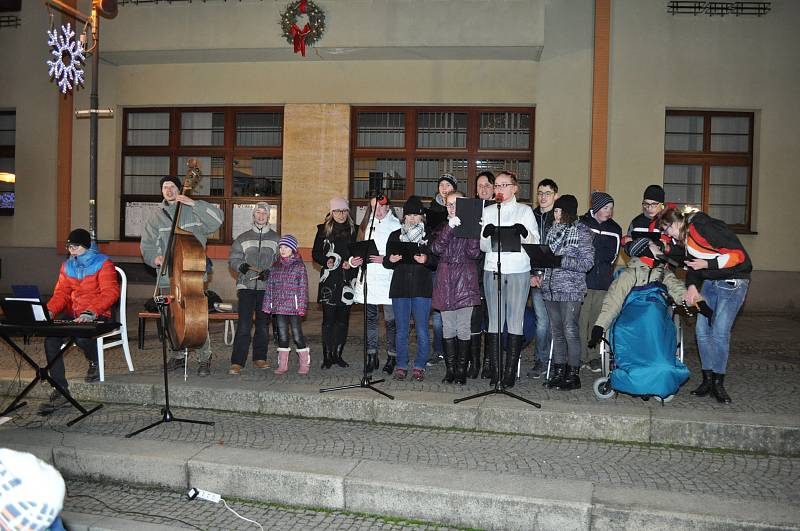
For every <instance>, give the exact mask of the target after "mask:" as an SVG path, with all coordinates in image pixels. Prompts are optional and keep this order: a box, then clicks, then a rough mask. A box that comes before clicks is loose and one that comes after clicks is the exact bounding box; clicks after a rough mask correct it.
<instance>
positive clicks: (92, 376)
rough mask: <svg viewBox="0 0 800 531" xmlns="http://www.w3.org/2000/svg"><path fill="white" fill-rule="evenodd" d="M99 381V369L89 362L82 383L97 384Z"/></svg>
mask: <svg viewBox="0 0 800 531" xmlns="http://www.w3.org/2000/svg"><path fill="white" fill-rule="evenodd" d="M99 380H100V368H99V367H98V366H97V364H96V363H92V362H89V369H88V370H87V371H86V376H85V377H84V379H83V381H84V382H86V383H92V382H97V381H99Z"/></svg>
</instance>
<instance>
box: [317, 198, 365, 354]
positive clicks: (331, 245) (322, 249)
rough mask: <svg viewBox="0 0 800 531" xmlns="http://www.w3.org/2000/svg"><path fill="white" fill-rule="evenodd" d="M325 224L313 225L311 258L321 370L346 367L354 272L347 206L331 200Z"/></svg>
mask: <svg viewBox="0 0 800 531" xmlns="http://www.w3.org/2000/svg"><path fill="white" fill-rule="evenodd" d="M329 206H330V211H329V212H328V215H327V216H325V221H324V222H323V223H322V224H321V225H317V236H316V237H315V238H314V248H313V249H312V250H311V255H312V257H313V258H314V261H315V262H316V263H317V264H319V265H320V275H319V291H318V292H317V302H319V303H320V304H321V305H322V368H323V369H328V368H330V367H331V366H332V365H333V364H336V365H338V366H339V367H349V366H350V364H348V363H347V362H346V361H345V360H344V359H343V358H342V353H343V352H344V344H345V342H346V341H347V327H348V324H349V322H350V305H351V304H353V291H352V288H351V286H350V282H351V281H352V279H353V278H354V277H355V275H356V273H357V272H358V269H357V268H353V267H350V262H348V259H349V258H350V244H352V243H354V242H355V241H356V226H355V223H353V219H352V218H351V217H350V205H349V204H348V202H347V200H346V199H344V198H342V197H334V198H332V199H331V200H330V203H329Z"/></svg>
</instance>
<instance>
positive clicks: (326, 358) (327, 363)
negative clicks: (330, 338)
mask: <svg viewBox="0 0 800 531" xmlns="http://www.w3.org/2000/svg"><path fill="white" fill-rule="evenodd" d="M331 365H333V359H331V349H329V348H328V345H326V344H325V343H323V344H322V365H320V367H319V368H320V369H330V368H331Z"/></svg>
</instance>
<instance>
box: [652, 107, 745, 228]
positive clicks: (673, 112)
mask: <svg viewBox="0 0 800 531" xmlns="http://www.w3.org/2000/svg"><path fill="white" fill-rule="evenodd" d="M670 116H698V117H703V148H702V150H701V151H685V150H670V151H668V150H667V149H666V136H667V118H668V117H670ZM718 116H728V117H736V118H748V120H749V128H748V135H749V138H748V146H747V152H731V151H711V119H712V118H713V117H718ZM754 134H755V113H754V112H752V111H751V112H746V111H691V110H683V109H667V110H666V112H665V113H664V139H665V141H664V164H663V166H662V170H663V169H664V168H665V167H666V166H667V165H670V164H685V165H694V166H702V168H703V170H702V178H703V183H702V192H701V203H702V206H701V208H702V210H703V211H704V212H708V211H709V202H710V187H711V167H712V166H739V167H746V168H747V194H746V197H747V205H746V214H745V215H746V222H745V223H740V224H733V223H731V224H729V227H730V228H731V229H732V230H733V231H734V232H737V233H742V234H750V233H752V230H751V227H752V223H753V218H752V213H753V158H754V154H753V145H754V142H755V139H754ZM664 178H665V175H664V174H663V173H662V179H661V180H662V185H666V183H665V182H664Z"/></svg>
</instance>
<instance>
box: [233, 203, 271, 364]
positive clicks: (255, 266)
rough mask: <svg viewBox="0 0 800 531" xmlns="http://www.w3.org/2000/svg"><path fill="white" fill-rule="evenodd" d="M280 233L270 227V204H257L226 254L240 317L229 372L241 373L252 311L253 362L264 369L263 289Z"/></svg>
mask: <svg viewBox="0 0 800 531" xmlns="http://www.w3.org/2000/svg"><path fill="white" fill-rule="evenodd" d="M278 240H280V235H279V234H278V233H277V232H275V231H274V230H272V229H270V227H269V205H268V204H267V203H258V204H256V207H255V209H254V210H253V225H252V226H251V227H250V229H249V230H246V231H244V232H243V233H241V234H240V235H239V236H237V237H236V239H235V240H234V241H233V245H231V252H230V255H229V256H228V266H230V268H231V270H232V271H235V272H236V273H238V277H237V278H236V295H237V297H238V299H239V320H238V324H237V325H236V336H235V337H234V339H233V351H232V352H231V368H230V369H229V370H228V374H232V375H238V374H241V372H242V368H243V367H244V365H245V362H246V361H247V351H248V350H250V328H251V327H252V325H253V315H254V314H255V321H256V330H255V334H254V335H253V365H255V366H256V368H258V369H267V368H269V366H270V364H269V362H268V361H267V350H268V348H269V332H268V331H267V328H268V324H269V315H267V314H266V313H264V312H262V311H261V305H262V304H263V302H264V289H265V288H266V285H267V277H268V276H269V269H270V267H271V266H272V262H273V261H274V260H275V254H276V253H277V252H278Z"/></svg>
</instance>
